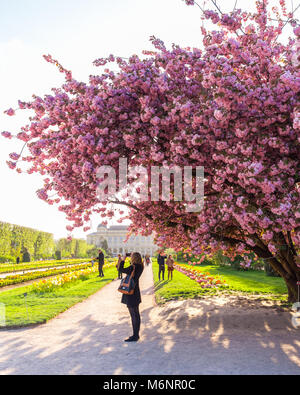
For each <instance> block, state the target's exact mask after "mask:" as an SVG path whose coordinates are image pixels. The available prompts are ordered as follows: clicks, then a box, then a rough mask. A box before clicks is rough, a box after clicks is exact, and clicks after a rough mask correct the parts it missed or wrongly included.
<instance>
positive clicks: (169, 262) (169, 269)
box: [166, 255, 174, 281]
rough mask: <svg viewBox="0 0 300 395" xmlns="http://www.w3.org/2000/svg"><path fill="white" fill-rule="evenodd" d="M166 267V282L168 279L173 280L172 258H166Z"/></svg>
mask: <svg viewBox="0 0 300 395" xmlns="http://www.w3.org/2000/svg"><path fill="white" fill-rule="evenodd" d="M166 265H167V266H168V281H169V279H170V277H171V280H173V270H174V260H173V258H172V255H169V256H168V259H167V260H166Z"/></svg>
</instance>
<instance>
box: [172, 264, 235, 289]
mask: <svg viewBox="0 0 300 395" xmlns="http://www.w3.org/2000/svg"><path fill="white" fill-rule="evenodd" d="M174 268H175V269H176V270H178V271H179V272H181V273H183V274H185V275H186V276H188V277H189V278H190V279H191V280H195V281H196V282H197V283H198V284H199V285H200V287H201V288H216V287H221V286H223V287H227V286H228V285H227V284H226V283H225V281H224V280H223V279H222V278H221V277H220V276H215V277H214V276H212V275H211V274H210V273H208V272H206V273H203V272H201V271H200V270H197V268H190V267H188V266H187V265H182V264H180V263H175V264H174Z"/></svg>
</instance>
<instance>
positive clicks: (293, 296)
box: [284, 279, 298, 303]
mask: <svg viewBox="0 0 300 395" xmlns="http://www.w3.org/2000/svg"><path fill="white" fill-rule="evenodd" d="M284 280H285V283H286V286H287V289H288V301H289V302H291V303H295V302H298V285H297V280H294V279H290V280H288V281H287V280H286V279H284Z"/></svg>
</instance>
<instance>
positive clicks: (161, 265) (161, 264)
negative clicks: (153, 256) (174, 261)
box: [157, 251, 167, 281]
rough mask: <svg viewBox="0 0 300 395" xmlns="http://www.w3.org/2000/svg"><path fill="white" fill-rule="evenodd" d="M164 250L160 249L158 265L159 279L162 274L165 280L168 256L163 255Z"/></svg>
mask: <svg viewBox="0 0 300 395" xmlns="http://www.w3.org/2000/svg"><path fill="white" fill-rule="evenodd" d="M162 252H163V251H160V252H159V253H158V256H157V263H158V267H159V270H158V281H160V275H161V276H162V279H163V280H164V279H165V260H166V258H167V256H166V255H162Z"/></svg>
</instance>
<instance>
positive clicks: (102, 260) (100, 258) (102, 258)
mask: <svg viewBox="0 0 300 395" xmlns="http://www.w3.org/2000/svg"><path fill="white" fill-rule="evenodd" d="M98 262H99V264H100V265H103V264H104V254H103V252H100V253H99V256H98Z"/></svg>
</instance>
